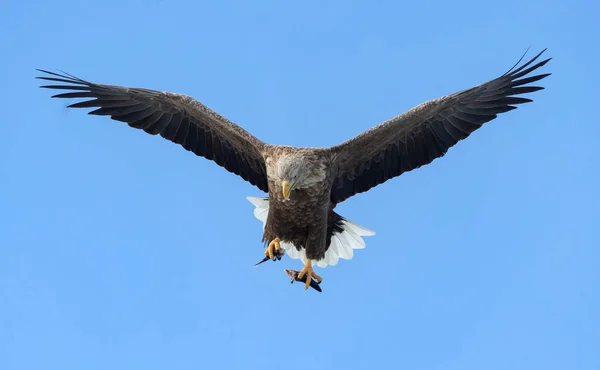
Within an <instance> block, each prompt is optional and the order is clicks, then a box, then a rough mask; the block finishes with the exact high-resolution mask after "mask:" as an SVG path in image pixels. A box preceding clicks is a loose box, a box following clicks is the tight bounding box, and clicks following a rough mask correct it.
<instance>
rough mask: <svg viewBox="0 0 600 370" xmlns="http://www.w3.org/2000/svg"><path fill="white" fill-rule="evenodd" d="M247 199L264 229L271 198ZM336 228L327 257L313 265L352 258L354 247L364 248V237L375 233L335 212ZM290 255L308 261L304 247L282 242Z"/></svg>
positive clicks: (330, 263)
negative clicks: (299, 247)
mask: <svg viewBox="0 0 600 370" xmlns="http://www.w3.org/2000/svg"><path fill="white" fill-rule="evenodd" d="M247 199H248V200H249V201H250V203H252V204H253V205H254V206H255V207H256V208H255V209H254V216H255V217H256V218H257V219H259V220H260V221H261V222H262V223H263V229H264V227H265V223H266V222H267V215H268V214H269V198H258V197H247ZM334 217H335V220H334V222H335V224H336V228H335V229H334V231H333V235H332V236H331V244H330V245H329V249H328V250H327V252H326V253H325V257H324V258H323V259H322V260H319V261H313V265H317V266H319V267H321V268H325V267H327V266H329V265H331V266H335V265H337V263H338V261H339V259H340V258H341V259H345V260H350V259H352V257H353V256H354V249H363V248H365V246H366V244H365V241H364V240H363V239H362V237H363V236H372V235H375V232H374V231H373V230H370V229H367V228H366V227H363V226H360V225H358V224H355V223H354V222H352V221H349V220H347V219H345V218H343V217H342V216H340V215H338V214H337V213H334ZM281 248H283V249H284V250H285V251H286V252H287V254H288V256H290V258H292V259H300V260H301V261H302V262H303V263H305V262H306V253H305V252H304V249H300V250H297V249H296V248H295V247H294V246H293V245H292V244H291V243H285V242H282V243H281Z"/></svg>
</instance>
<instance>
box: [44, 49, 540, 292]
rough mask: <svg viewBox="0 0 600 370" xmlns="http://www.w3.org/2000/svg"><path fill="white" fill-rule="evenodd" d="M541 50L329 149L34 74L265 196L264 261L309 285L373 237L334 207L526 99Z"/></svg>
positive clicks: (182, 107)
mask: <svg viewBox="0 0 600 370" xmlns="http://www.w3.org/2000/svg"><path fill="white" fill-rule="evenodd" d="M545 51H546V49H543V50H542V51H541V52H540V53H539V54H537V55H536V56H534V57H533V58H531V59H530V60H529V61H527V62H526V63H523V64H521V65H519V64H520V63H521V62H522V60H523V58H524V56H525V55H523V56H522V57H521V58H520V59H519V60H518V61H517V63H515V65H514V66H513V67H512V68H510V69H509V70H508V71H507V72H506V73H504V74H503V75H501V76H500V77H497V78H494V79H492V80H489V81H487V82H485V83H482V84H480V85H478V86H475V87H472V88H469V89H466V90H462V91H459V92H456V93H453V94H449V95H446V96H443V97H441V98H438V99H433V100H430V101H427V102H425V103H422V104H420V105H418V106H416V107H414V108H412V109H410V110H408V111H406V112H405V113H402V114H400V115H398V116H396V117H393V118H391V119H389V120H387V121H385V122H383V123H380V124H379V125H377V126H375V127H373V128H371V129H369V130H367V131H365V132H363V133H361V134H359V135H358V136H356V137H354V138H352V139H350V140H348V141H345V142H343V143H341V144H339V145H335V146H332V147H328V148H298V147H292V146H285V145H272V144H268V143H265V142H263V141H261V140H259V139H258V138H256V137H255V136H253V135H251V134H250V133H249V132H248V131H246V130H244V129H243V128H241V127H240V126H238V125H237V124H235V123H233V122H231V121H230V120H228V119H227V118H225V117H223V116H221V115H219V114H218V113H216V112H214V111H213V110H211V109H209V108H208V107H207V106H205V105H204V104H202V103H200V102H199V101H197V100H195V99H193V98H192V97H189V96H186V95H181V94H175V93H170V92H164V91H158V90H149V89H143V88H132V87H124V86H115V85H103V84H98V83H93V82H88V81H85V80H82V79H80V78H77V77H75V76H73V75H70V74H68V73H64V72H63V73H55V72H49V71H47V70H42V69H37V71H39V72H40V73H42V74H43V75H41V76H37V77H36V78H39V79H42V80H46V81H51V83H52V84H50V85H43V86H40V87H42V88H49V89H55V90H62V92H61V93H58V94H57V95H53V96H52V97H53V98H83V99H84V100H82V101H78V102H76V103H73V104H71V105H69V106H68V107H70V108H95V109H94V110H92V111H90V112H89V113H88V114H94V115H103V116H110V117H111V118H112V119H113V120H116V121H121V122H125V123H127V124H128V125H129V126H130V127H133V128H135V129H140V130H143V131H145V132H146V133H148V134H151V135H157V134H158V135H160V136H162V137H163V138H165V139H167V140H169V141H171V142H173V143H176V144H179V145H181V146H182V147H183V148H184V149H186V150H188V151H190V152H192V153H194V154H196V155H197V156H200V157H204V158H206V159H209V160H212V161H214V162H215V163H216V164H218V165H219V166H221V167H223V168H225V169H226V170H227V171H229V172H231V173H234V174H236V175H238V176H240V177H241V178H243V179H244V180H246V181H248V182H249V183H250V184H252V185H254V186H256V187H257V188H258V189H260V190H262V191H263V192H265V193H268V196H267V197H248V200H249V201H250V202H251V203H252V204H253V205H254V206H255V209H254V215H255V217H257V218H258V219H259V220H261V221H262V223H263V237H262V241H263V243H264V246H265V251H264V255H265V259H270V260H273V261H275V259H278V260H279V259H281V257H282V256H283V255H284V254H285V253H287V254H288V255H289V256H290V257H291V258H293V259H300V260H301V261H302V263H303V264H304V265H303V268H302V270H301V271H300V273H299V274H298V277H299V278H304V277H306V284H305V286H304V288H305V289H308V287H309V284H310V283H311V281H312V279H313V278H314V279H315V280H316V281H317V283H318V284H320V283H321V281H322V278H321V277H320V276H319V275H317V274H316V273H315V271H314V266H315V265H316V266H318V267H321V268H324V267H326V266H328V265H336V264H337V263H338V260H339V259H340V258H342V259H351V258H352V256H353V250H354V249H361V248H364V247H365V243H364V241H363V239H362V237H363V236H370V235H374V234H375V233H374V232H373V231H371V230H369V229H367V228H365V227H362V226H360V225H357V224H355V223H353V222H351V221H349V220H347V219H345V218H344V217H342V216H340V215H339V214H337V213H336V212H334V209H335V207H336V205H338V204H339V203H341V202H343V201H345V200H346V199H348V198H350V197H352V196H353V195H356V194H358V193H362V192H365V191H368V190H369V189H372V188H373V187H375V186H377V185H379V184H382V183H384V182H385V181H387V180H389V179H391V178H394V177H397V176H400V175H402V174H403V173H405V172H408V171H411V170H414V169H416V168H419V167H421V166H423V165H426V164H429V163H431V162H432V161H433V160H434V159H436V158H440V157H442V156H444V155H445V153H446V152H447V151H448V149H449V148H451V147H453V146H454V145H455V144H456V143H458V142H459V141H461V140H463V139H465V138H467V137H468V136H469V135H470V134H471V133H473V132H474V131H475V130H477V129H479V128H480V127H481V126H482V125H483V124H484V123H486V122H489V121H491V120H493V119H495V118H496V117H497V115H498V114H500V113H504V112H508V111H510V110H513V109H516V108H517V107H516V106H517V105H518V104H523V103H528V102H531V101H532V100H531V99H528V98H524V97H520V96H519V95H522V94H526V93H532V92H535V91H538V90H542V89H543V87H541V86H532V85H531V84H532V83H534V82H536V81H539V80H542V79H543V78H545V77H547V76H549V75H550V73H545V74H536V75H530V74H531V73H532V72H534V71H536V70H538V68H540V67H542V66H544V65H545V64H546V63H548V61H550V60H551V58H548V59H545V60H542V61H538V62H537V63H535V62H536V61H537V60H538V59H539V58H540V56H541V55H542V54H543V53H544V52H545ZM534 63H535V64H534ZM536 73H537V72H536ZM65 91H66V92H65ZM303 281H304V280H303Z"/></svg>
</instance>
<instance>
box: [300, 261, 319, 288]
mask: <svg viewBox="0 0 600 370" xmlns="http://www.w3.org/2000/svg"><path fill="white" fill-rule="evenodd" d="M304 275H306V283H305V284H304V290H307V289H308V287H309V286H310V281H311V278H315V280H317V284H321V281H323V278H322V277H320V276H319V275H317V274H315V271H314V270H313V268H312V261H311V260H310V259H307V260H306V263H305V264H304V267H303V268H302V270H300V273H299V274H298V279H302V278H303V277H304Z"/></svg>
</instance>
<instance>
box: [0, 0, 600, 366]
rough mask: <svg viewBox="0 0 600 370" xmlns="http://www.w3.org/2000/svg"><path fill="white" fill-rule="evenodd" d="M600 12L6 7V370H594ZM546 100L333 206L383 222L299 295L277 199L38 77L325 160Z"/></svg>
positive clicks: (509, 5) (589, 8) (598, 335)
mask: <svg viewBox="0 0 600 370" xmlns="http://www.w3.org/2000/svg"><path fill="white" fill-rule="evenodd" d="M598 14H600V6H599V5H598V2H595V1H591V0H589V1H581V0H579V1H572V2H569V3H567V2H564V1H528V2H523V1H513V2H502V3H498V2H484V1H465V0H459V1H452V2H448V1H433V2H431V1H418V2H408V3H407V2H400V1H381V2H377V3H375V2H373V3H372V4H370V3H368V2H362V3H361V4H356V3H351V2H347V1H327V2H324V1H300V2H298V1H294V2H284V1H247V2H245V1H218V2H217V1H213V2H202V1H151V0H119V1H115V0H106V1H101V2H84V1H52V2H49V1H8V2H4V3H3V5H2V12H1V15H0V47H1V50H2V58H1V59H0V67H2V70H3V77H2V87H1V88H0V95H1V98H2V99H1V101H2V112H3V113H2V117H1V118H0V124H1V128H2V135H0V206H1V209H2V212H1V213H0V369H2V370H29V369H31V370H42V369H44V370H50V369H56V370H82V369H85V370H100V369H102V370H104V369H111V370H121V369H123V370H135V369H143V370H152V369H211V370H212V369H261V370H265V369H287V370H293V369H369V368H373V369H378V368H383V369H386V368H394V369H444V370H446V369H447V370H451V369H457V370H458V369H461V370H470V369H473V370H481V369H486V370H494V369H511V370H516V369H527V370H531V369H545V370H550V369H560V370H564V369H577V370H587V369H590V370H592V369H596V370H597V369H600V345H599V343H600V319H599V316H598V312H600V289H599V288H598V287H599V286H600V272H599V269H598V263H599V261H600V252H599V250H600V231H599V230H598V229H597V227H598V226H599V224H600V222H599V221H600V219H599V215H598V209H599V207H600V201H599V199H600V197H599V195H598V192H599V189H600V177H599V176H598V171H599V170H600V155H599V154H598V149H597V147H598V143H599V137H600V126H599V123H600V122H598V114H597V108H598V104H599V98H600V95H599V92H598V83H599V82H600V81H599V78H598V77H599V74H598V72H597V61H598V59H599V57H600V54H598V51H597V47H596V46H595V45H597V42H598V35H599V34H600V27H599V26H598ZM530 46H531V49H530V52H529V54H528V56H533V55H534V54H535V53H537V52H538V51H540V50H541V49H543V48H544V47H548V51H547V55H548V56H552V57H553V58H554V59H553V60H552V61H551V62H550V63H549V64H548V65H547V66H546V67H544V69H543V70H542V72H552V73H553V75H552V76H551V77H549V78H547V79H545V80H544V81H543V82H542V83H543V85H544V86H545V87H546V90H544V91H541V92H538V93H535V94H532V95H531V96H530V97H533V98H534V100H535V102H534V103H532V104H527V105H524V106H521V107H520V108H519V109H517V110H516V111H512V112H509V113H506V114H503V115H502V116H501V117H499V118H498V119H496V120H495V121H492V122H491V123H489V124H486V126H484V127H483V128H482V129H481V130H479V131H477V132H476V133H474V134H473V135H472V136H471V137H469V138H468V139H467V140H465V141H463V142H460V143H459V144H458V145H457V146H455V147H454V148H452V149H451V150H450V151H449V152H448V154H447V155H446V156H445V157H444V158H442V159H438V160H436V161H435V162H433V163H432V164H430V165H428V166H426V167H423V168H421V169H419V170H417V171H413V172H410V173H407V174H405V175H403V176H401V177H399V178H396V179H394V180H391V181H389V182H386V183H385V184H383V185H381V186H378V187H376V188H374V189H372V190H371V191H369V192H368V193H365V194H361V195H359V196H356V197H353V198H351V199H349V200H348V201H347V202H345V203H343V204H342V205H340V206H339V208H338V211H339V213H341V214H342V215H343V216H346V217H347V218H348V219H350V220H352V221H355V222H357V223H358V224H361V225H364V226H366V227H369V228H371V229H373V230H375V231H376V232H377V235H376V236H374V237H369V238H366V241H367V248H366V249H364V250H360V251H357V252H356V253H355V256H354V259H353V260H351V261H345V260H341V261H340V263H339V264H338V265H337V266H335V267H328V268H327V269H325V270H322V269H318V270H317V272H318V273H320V274H321V275H322V276H323V277H324V282H323V290H324V292H323V293H322V294H319V293H317V292H315V291H312V290H311V291H308V292H306V291H304V290H303V289H302V287H301V285H300V284H294V285H290V283H289V280H288V278H287V277H286V276H285V274H284V272H283V269H284V268H295V269H300V267H301V264H300V262H298V261H296V260H291V259H289V258H287V257H286V258H285V259H284V260H282V261H281V262H277V263H268V264H264V265H262V266H261V267H260V268H254V267H253V264H254V263H255V262H257V261H258V260H260V259H261V257H262V253H263V249H262V244H261V241H260V239H261V236H262V230H261V225H260V222H259V221H258V220H256V219H255V218H254V216H253V214H252V211H253V206H252V205H251V204H250V203H249V202H248V201H247V200H246V199H245V197H246V196H248V195H253V196H261V195H262V193H261V192H260V191H258V190H257V189H256V188H254V187H253V186H251V185H250V184H248V183H246V182H245V181H243V180H242V179H241V178H238V177H236V176H234V175H232V174H230V173H228V172H226V171H225V170H223V169H222V168H220V167H218V166H217V165H216V164H214V163H212V162H210V161H207V160H205V159H203V158H199V157H196V156H195V155H193V154H191V153H189V152H186V151H185V150H184V149H182V148H181V147H179V146H177V145H174V144H172V143H170V142H168V141H166V140H164V139H162V138H160V137H153V136H150V135H147V134H145V133H143V132H141V131H137V130H134V129H131V128H129V127H127V126H126V125H125V124H122V123H119V122H115V121H111V120H110V119H108V118H106V117H92V116H87V115H86V114H85V113H86V110H67V109H66V108H65V107H66V105H67V104H68V103H69V102H68V101H65V100H56V99H50V95H51V93H52V92H51V91H48V90H42V89H39V88H38V87H37V86H38V85H39V84H40V81H36V80H34V76H35V75H36V72H35V71H34V68H44V69H51V70H56V69H62V70H65V71H67V72H69V73H72V74H75V75H76V76H79V77H82V78H85V79H88V80H91V81H95V82H100V83H108V84H120V85H127V86H135V87H147V88H153V89H161V90H168V91H172V92H179V93H185V94H189V95H191V96H193V97H195V98H197V99H199V100H200V101H202V102H203V103H205V104H207V105H208V106H210V107H211V108H212V109H214V110H216V111H217V112H219V113H221V114H223V115H224V116H226V117H228V118H230V119H231V120H233V121H235V122H237V123H239V124H240V125H242V126H243V127H245V128H246V129H248V130H249V131H250V132H251V133H253V134H255V135H256V136H258V137H259V138H261V139H262V140H265V141H267V142H271V143H277V144H291V145H296V146H329V145H334V144H337V143H339V142H341V141H344V140H346V139H348V138H350V137H352V136H354V135H356V134H358V133H360V132H362V131H363V130H366V129H368V128H370V127H371V126H373V125H375V124H378V123H380V122H381V121H383V120H386V119H388V118H390V117H392V116H395V115H396V114H398V113H401V112H403V111H405V110H407V109H409V108H411V107H413V106H415V105H417V104H419V103H421V102H423V101H426V100H429V99H433V98H437V97H439V96H442V95H445V94H447V93H452V92H455V91H458V90H462V89H464V88H468V87H471V86H474V85H476V84H478V83H481V82H484V81H486V80H488V79H491V78H494V77H497V76H498V75H500V74H502V73H504V72H505V71H506V70H507V69H508V68H510V67H511V66H512V65H513V63H514V62H516V61H517V60H518V58H519V57H520V56H521V55H522V53H523V52H524V51H525V50H526V49H527V48H528V47H530Z"/></svg>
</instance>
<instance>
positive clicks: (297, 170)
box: [273, 153, 325, 200]
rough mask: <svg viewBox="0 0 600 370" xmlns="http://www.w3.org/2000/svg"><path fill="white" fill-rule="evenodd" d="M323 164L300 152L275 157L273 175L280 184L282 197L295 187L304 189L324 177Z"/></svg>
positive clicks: (288, 195) (287, 196) (288, 196)
mask: <svg viewBox="0 0 600 370" xmlns="http://www.w3.org/2000/svg"><path fill="white" fill-rule="evenodd" d="M324 167H325V166H323V165H322V163H321V162H320V161H318V160H316V161H315V160H311V158H310V157H309V156H305V155H302V154H301V153H295V154H285V155H282V156H281V157H279V158H277V161H276V163H275V165H274V174H273V175H274V176H275V178H276V179H277V180H278V182H279V183H280V184H281V191H282V193H283V198H284V199H286V200H287V199H289V198H290V195H291V193H292V192H293V191H294V190H296V189H305V188H309V187H312V186H314V185H315V184H317V183H319V182H321V181H323V180H324V179H325V169H324Z"/></svg>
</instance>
